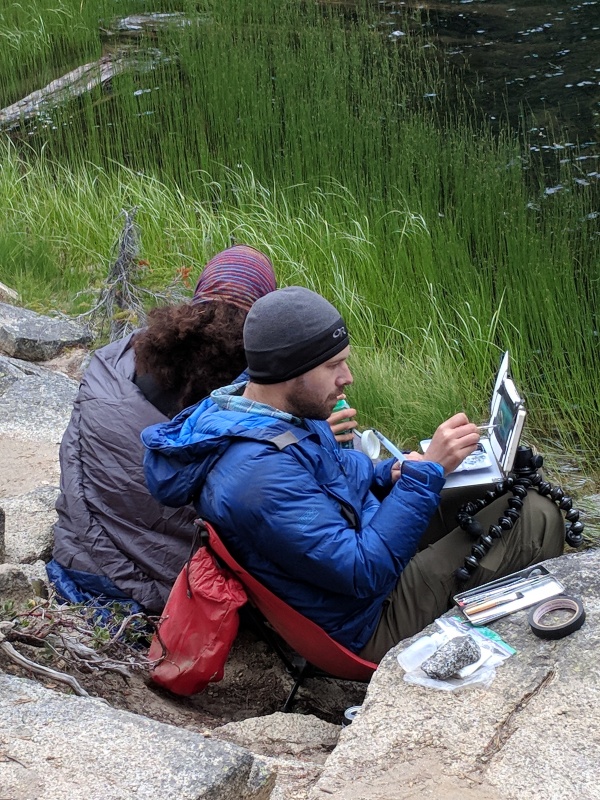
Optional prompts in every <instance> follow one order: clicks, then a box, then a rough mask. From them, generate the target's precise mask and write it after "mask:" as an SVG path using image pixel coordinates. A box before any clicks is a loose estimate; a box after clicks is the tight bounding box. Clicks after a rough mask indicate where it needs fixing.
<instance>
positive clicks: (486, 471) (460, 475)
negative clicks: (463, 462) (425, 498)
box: [421, 439, 504, 489]
mask: <svg viewBox="0 0 600 800" xmlns="http://www.w3.org/2000/svg"><path fill="white" fill-rule="evenodd" d="M430 441H431V439H429V440H424V441H423V442H421V447H422V448H423V445H425V448H426V447H427V444H428V442H430ZM479 441H480V443H481V444H482V446H483V448H484V450H485V452H486V453H487V455H488V456H489V464H490V465H489V466H488V467H484V468H482V469H470V470H458V471H457V472H451V473H450V474H449V475H448V476H447V477H446V483H445V484H444V489H456V488H459V487H461V486H485V485H486V484H489V483H498V481H501V480H503V479H504V475H503V474H502V470H501V469H500V467H499V466H498V462H497V461H496V457H495V456H494V453H493V451H492V446H491V444H490V440H489V439H480V440H479Z"/></svg>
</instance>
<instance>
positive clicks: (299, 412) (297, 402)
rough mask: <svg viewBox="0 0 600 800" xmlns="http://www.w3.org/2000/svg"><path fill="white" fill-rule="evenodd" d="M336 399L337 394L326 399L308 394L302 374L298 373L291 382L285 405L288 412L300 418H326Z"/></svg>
mask: <svg viewBox="0 0 600 800" xmlns="http://www.w3.org/2000/svg"><path fill="white" fill-rule="evenodd" d="M336 401H337V394H334V395H332V396H331V398H328V399H327V400H325V401H323V400H321V401H319V400H317V398H315V397H314V396H313V395H312V394H310V392H309V390H308V388H307V386H306V382H305V381H304V375H300V376H299V377H298V378H296V379H295V380H294V382H293V388H291V389H290V391H289V393H288V395H287V397H286V407H287V410H288V411H289V412H290V414H293V415H294V416H295V417H299V418H300V419H327V418H328V417H329V416H330V414H331V412H332V410H333V407H334V405H335V403H336Z"/></svg>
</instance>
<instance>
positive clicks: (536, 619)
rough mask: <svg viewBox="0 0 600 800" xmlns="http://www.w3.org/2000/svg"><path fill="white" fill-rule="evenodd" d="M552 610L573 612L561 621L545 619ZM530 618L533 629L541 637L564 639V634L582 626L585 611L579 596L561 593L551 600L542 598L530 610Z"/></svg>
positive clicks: (566, 634)
mask: <svg viewBox="0 0 600 800" xmlns="http://www.w3.org/2000/svg"><path fill="white" fill-rule="evenodd" d="M552 611H570V612H571V614H570V616H569V617H567V618H566V619H563V620H561V621H559V622H557V621H553V620H552V619H548V620H546V621H544V617H545V616H546V614H549V613H551V612H552ZM528 619H529V624H530V625H531V630H532V631H533V632H534V633H535V635H536V636H539V637H540V639H562V638H563V636H568V635H569V634H570V633H574V632H575V631H578V630H579V628H581V626H582V625H583V623H584V622H585V611H584V609H583V604H582V602H581V600H579V599H578V598H577V597H570V596H569V595H566V594H560V595H558V597H552V598H551V599H550V600H542V602H541V603H538V604H537V606H534V607H533V608H532V609H531V611H530V612H529V616H528Z"/></svg>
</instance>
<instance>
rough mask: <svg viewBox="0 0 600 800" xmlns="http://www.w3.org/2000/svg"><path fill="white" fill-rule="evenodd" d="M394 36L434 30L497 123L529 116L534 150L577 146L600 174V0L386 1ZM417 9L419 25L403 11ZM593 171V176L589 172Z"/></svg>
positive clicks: (584, 175) (586, 166)
mask: <svg viewBox="0 0 600 800" xmlns="http://www.w3.org/2000/svg"><path fill="white" fill-rule="evenodd" d="M379 5H380V7H381V9H382V12H383V22H384V25H385V26H387V27H388V28H389V34H388V35H389V36H392V37H396V38H398V39H401V38H402V37H403V36H404V35H414V34H415V33H417V34H418V33H419V32H422V33H425V32H426V33H428V34H429V35H430V36H433V41H434V42H435V43H437V44H439V46H440V49H441V50H442V52H443V54H444V60H445V61H446V62H447V63H448V64H450V65H454V66H456V67H460V68H464V70H465V74H466V78H467V82H468V83H469V84H470V85H471V87H472V88H473V93H474V97H475V99H476V102H477V104H478V105H479V107H480V108H481V109H482V110H483V112H484V113H485V115H486V117H487V119H488V120H489V121H490V123H491V124H492V125H496V124H498V122H499V121H500V120H502V119H507V118H508V119H509V121H510V122H511V123H512V124H513V125H515V126H516V125H517V124H518V123H519V119H520V117H521V115H522V113H523V112H524V113H525V114H526V119H527V125H526V130H527V132H528V141H529V146H530V148H531V149H532V151H534V152H535V151H536V150H540V151H543V150H553V151H557V150H558V151H563V150H564V151H565V155H566V156H568V153H569V151H574V150H575V149H576V148H575V145H576V144H577V143H578V144H579V145H580V150H579V151H578V153H577V155H576V156H575V154H574V156H573V157H577V158H578V159H579V164H580V165H581V170H580V171H581V179H582V180H592V181H595V180H597V179H598V177H599V176H598V170H599V169H600V164H599V163H598V161H599V157H600V0H586V2H580V3H569V2H561V0H546V2H535V0H533V1H532V0H529V1H528V0H517V2H504V1H503V0H444V1H442V0H427V2H424V3H422V4H417V5H415V4H414V3H402V2H400V3H387V2H385V3H380V4H379ZM407 9H409V10H411V11H412V12H413V13H414V15H415V21H414V23H412V24H411V26H410V28H411V30H402V23H399V20H400V18H401V15H403V14H404V13H405V12H406V10H407ZM588 173H591V174H588Z"/></svg>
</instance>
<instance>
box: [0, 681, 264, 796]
mask: <svg viewBox="0 0 600 800" xmlns="http://www.w3.org/2000/svg"><path fill="white" fill-rule="evenodd" d="M0 720H2V722H1V724H0V745H1V750H2V755H3V758H2V759H0V786H1V787H2V797H3V798H4V797H6V798H8V797H13V798H19V800H33V799H34V798H41V797H43V798H44V800H156V798H161V800H201V799H203V800H209V798H210V800H267V799H268V798H269V797H270V796H271V792H272V789H273V785H274V778H275V776H274V774H273V773H272V771H271V769H269V768H267V767H266V766H265V764H264V763H263V762H262V761H261V760H260V759H258V758H255V757H254V756H253V755H252V753H250V752H248V751H247V750H244V749H243V748H241V747H237V746H236V745H233V744H229V743H227V742H220V741H216V740H211V739H205V738H204V737H203V736H202V735H200V734H198V733H194V732H192V731H187V730H182V729H181V728H176V727H174V726H172V725H165V724H164V723H161V722H156V721H155V720H150V719H146V718H145V717H142V716H139V715H137V714H131V713H130V712H127V711H118V710H117V709H114V708H111V707H110V706H108V705H106V704H105V703H102V702H100V701H98V700H94V699H91V698H87V697H72V696H68V695H65V694H59V693H58V692H52V691H50V690H48V689H45V688H44V687H42V686H40V685H39V684H37V683H34V682H33V681H29V680H24V679H19V678H15V677H13V676H10V675H5V674H3V673H0Z"/></svg>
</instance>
